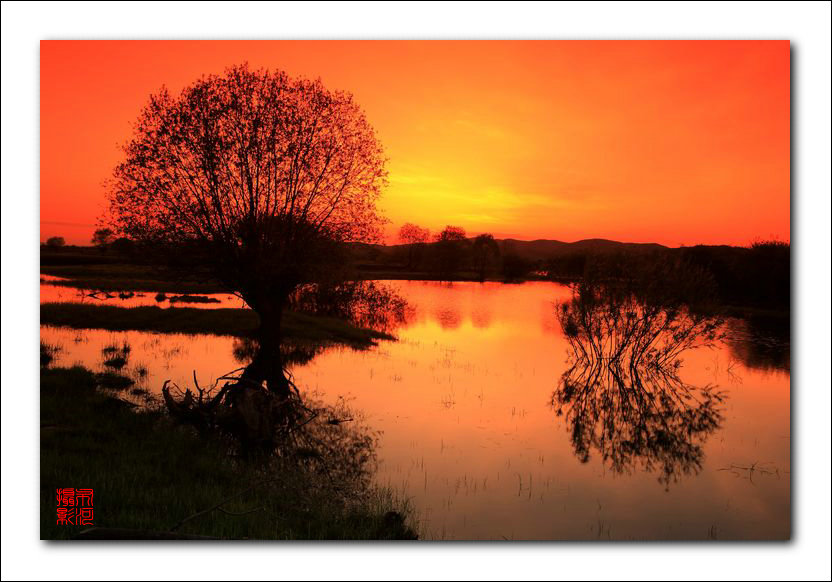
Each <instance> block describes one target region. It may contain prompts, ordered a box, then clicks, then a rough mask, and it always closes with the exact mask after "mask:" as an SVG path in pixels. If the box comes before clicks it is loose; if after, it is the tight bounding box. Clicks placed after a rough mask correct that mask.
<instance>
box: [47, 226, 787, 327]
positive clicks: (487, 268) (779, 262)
mask: <svg viewBox="0 0 832 582" xmlns="http://www.w3.org/2000/svg"><path fill="white" fill-rule="evenodd" d="M92 243H93V245H94V247H96V249H91V248H89V247H67V246H66V245H65V244H64V241H63V239H61V238H60V237H52V238H51V239H49V240H48V241H47V242H46V244H44V245H42V247H41V248H42V250H43V251H44V252H43V253H42V258H41V262H42V264H51V265H56V264H85V263H86V264H93V263H111V262H112V263H117V262H130V263H138V264H153V263H154V262H158V260H157V258H156V257H155V255H156V253H155V252H153V251H152V250H148V249H145V248H140V247H139V246H138V245H136V244H135V243H133V242H132V241H130V240H128V239H126V238H123V237H122V238H117V237H116V236H115V235H114V234H113V233H112V231H109V230H108V229H99V230H98V231H96V233H95V236H94V237H93V239H92ZM399 243H400V244H396V245H380V244H375V245H374V244H365V243H351V244H348V245H346V248H345V249H343V251H344V252H343V255H344V260H345V261H346V262H347V263H348V264H349V268H350V270H351V271H352V272H353V276H354V277H355V278H359V279H371V278H372V279H427V280H438V281H502V282H508V283H515V282H521V281H526V280H550V281H557V282H561V283H576V282H580V281H584V280H586V279H588V278H589V279H593V280H604V279H607V280H613V279H621V278H628V277H630V278H632V277H634V276H636V275H635V274H636V273H640V272H645V269H644V268H643V266H644V265H653V266H654V265H656V264H667V265H672V268H671V269H668V270H667V271H666V272H667V273H695V274H696V280H697V281H698V285H699V286H700V287H701V290H702V291H704V292H705V293H703V295H706V296H709V297H712V301H713V303H714V304H716V305H719V306H722V307H737V308H752V309H759V310H768V311H775V312H784V313H787V312H788V311H789V306H790V298H791V289H790V286H791V248H790V244H789V243H787V242H783V241H779V240H759V241H755V242H754V243H752V244H751V245H749V246H747V247H735V246H726V245H718V246H712V245H696V246H690V247H679V248H669V247H664V246H662V245H659V244H637V243H620V242H615V241H610V240H603V239H591V240H584V241H578V242H574V243H565V242H560V241H556V240H537V241H520V240H513V239H502V240H500V239H495V238H494V237H493V236H492V235H490V234H481V235H478V236H476V237H468V236H467V235H466V233H465V230H464V229H463V228H461V227H458V226H447V227H445V228H444V229H443V230H442V231H441V232H439V233H438V234H436V235H433V236H431V234H430V232H429V231H428V230H427V229H424V228H421V227H418V226H416V225H413V224H409V223H408V224H405V225H403V226H402V228H401V229H400V231H399ZM164 252H165V254H166V255H167V256H168V261H167V262H168V263H169V257H170V256H171V249H165V251H164ZM201 253H202V251H201V250H199V249H196V248H188V249H186V248H180V249H177V250H175V251H174V252H173V253H172V254H173V255H176V256H178V257H179V258H180V261H179V262H180V263H181V264H180V268H182V267H184V268H186V269H188V268H190V269H192V270H193V271H194V274H196V273H197V272H199V271H201V266H200V265H201V263H202V261H201V260H200V259H199V255H200V254H201ZM675 278H676V277H674V276H673V275H668V276H667V278H666V280H664V281H662V282H661V283H662V284H664V285H666V286H667V287H668V288H669V289H672V288H673V287H674V286H681V285H682V283H681V281H676V280H673V279H675ZM686 278H687V277H686Z"/></svg>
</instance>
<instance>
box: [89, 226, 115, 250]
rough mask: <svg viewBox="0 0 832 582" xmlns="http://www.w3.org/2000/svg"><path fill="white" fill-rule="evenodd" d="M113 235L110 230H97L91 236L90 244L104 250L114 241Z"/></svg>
mask: <svg viewBox="0 0 832 582" xmlns="http://www.w3.org/2000/svg"><path fill="white" fill-rule="evenodd" d="M115 238H116V237H115V233H114V232H113V229H111V228H99V229H98V230H96V231H95V232H94V233H93V235H92V244H94V245H95V246H97V247H99V248H100V249H102V250H104V249H106V247H107V245H109V244H110V243H112V242H113V241H114V240H115Z"/></svg>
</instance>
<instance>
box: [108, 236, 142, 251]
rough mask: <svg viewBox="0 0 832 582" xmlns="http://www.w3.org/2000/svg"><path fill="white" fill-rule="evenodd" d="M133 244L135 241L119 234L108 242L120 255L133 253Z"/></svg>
mask: <svg viewBox="0 0 832 582" xmlns="http://www.w3.org/2000/svg"><path fill="white" fill-rule="evenodd" d="M135 246H136V245H135V243H134V242H133V241H132V240H130V239H129V238H127V237H126V236H120V237H118V238H117V239H115V240H114V241H113V242H111V243H110V248H111V249H113V251H115V252H116V253H118V254H120V255H131V254H133V252H134V251H135Z"/></svg>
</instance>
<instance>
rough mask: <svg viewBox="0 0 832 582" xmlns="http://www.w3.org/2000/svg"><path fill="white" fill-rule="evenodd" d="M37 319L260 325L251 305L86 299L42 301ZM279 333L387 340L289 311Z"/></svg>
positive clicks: (126, 325) (192, 328) (225, 329)
mask: <svg viewBox="0 0 832 582" xmlns="http://www.w3.org/2000/svg"><path fill="white" fill-rule="evenodd" d="M40 321H41V324H43V325H57V326H65V327H72V328H76V329H107V330H113V331H124V330H137V331H157V332H165V333H207V334H215V335H235V336H250V335H252V334H253V333H254V332H255V331H256V330H257V327H258V326H259V324H260V321H259V318H258V316H257V314H256V313H255V312H254V311H251V310H250V309H227V308H226V309H197V308H194V307H170V308H165V309H163V308H161V307H157V306H155V305H151V306H143V307H116V306H113V305H97V304H87V303H43V304H41V306H40ZM283 334H284V337H285V338H286V339H287V340H297V341H312V342H317V343H342V344H347V345H350V346H353V347H359V348H360V347H368V346H370V345H373V344H374V343H375V341H377V340H379V339H392V336H390V335H388V334H385V333H382V332H379V331H374V330H371V329H366V328H360V327H356V326H354V325H352V324H350V323H348V322H346V321H343V320H340V319H334V318H330V317H321V316H315V315H308V314H305V313H295V312H290V311H287V312H286V313H285V315H284V318H283Z"/></svg>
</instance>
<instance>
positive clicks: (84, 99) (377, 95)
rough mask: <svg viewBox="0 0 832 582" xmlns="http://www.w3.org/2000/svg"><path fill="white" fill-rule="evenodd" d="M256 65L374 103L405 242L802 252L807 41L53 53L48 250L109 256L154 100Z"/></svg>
mask: <svg viewBox="0 0 832 582" xmlns="http://www.w3.org/2000/svg"><path fill="white" fill-rule="evenodd" d="M246 61H247V62H248V63H249V64H250V65H251V66H252V67H255V68H257V67H266V68H270V69H283V70H285V71H287V72H288V73H289V74H290V75H295V76H306V77H313V78H314V77H320V78H321V79H322V80H323V82H324V84H325V85H326V86H327V87H329V88H331V89H344V90H347V91H350V92H352V93H353V94H354V95H355V98H356V100H357V101H358V103H359V104H360V105H361V106H362V107H363V108H364V111H365V112H366V115H367V118H368V119H369V121H370V123H371V124H372V125H373V126H374V127H375V129H376V131H377V132H378V135H379V137H380V140H381V142H382V143H383V144H384V147H385V150H386V154H387V156H388V158H389V162H388V169H389V186H388V187H387V189H386V191H385V192H384V195H383V198H382V201H381V207H382V211H383V213H384V214H385V215H386V217H387V218H388V219H389V220H390V225H389V229H388V233H389V235H390V236H389V240H390V241H392V240H393V238H394V237H393V233H394V232H395V230H396V229H397V228H398V226H399V225H401V223H403V222H406V221H407V222H414V223H417V224H420V225H422V226H425V227H428V228H430V229H431V230H432V231H437V230H439V229H441V228H442V227H443V226H444V225H446V224H455V225H459V226H462V227H463V228H465V229H466V230H467V231H468V233H469V234H477V233H481V232H490V233H493V234H494V235H495V236H496V237H498V238H504V237H514V238H520V239H536V238H549V239H558V240H564V241H573V240H579V239H583V238H596V237H598V238H609V239H615V240H622V241H635V242H647V241H650V242H659V243H662V244H666V245H670V246H678V245H682V244H684V245H691V244H697V243H706V244H736V245H744V244H748V243H749V242H751V241H752V240H753V239H755V238H770V237H776V238H780V239H783V240H789V239H790V87H789V66H790V53H789V42H788V41H666V42H655V41H608V42H600V41H591V42H589V41H587V42H584V41H540V42H529V41H466V42H452V41H441V42H424V41H361V42H351V41H349V42H348V41H327V42H320V41H314V42H309V41H279V42H275V41H263V42H260V41H233V42H231V41H164V42H160V41H152V42H148V41H77V42H66V41H44V42H42V43H41V86H40V95H41V102H40V103H41V119H40V132H41V133H40V135H41V143H40V146H41V148H40V151H41V158H40V176H41V182H40V192H41V199H40V204H41V221H42V222H41V235H40V238H41V240H44V239H45V238H47V237H49V236H53V235H60V236H64V237H65V238H66V240H67V242H68V243H75V244H89V240H90V237H91V235H92V232H93V230H94V228H95V223H96V220H97V219H98V218H99V217H100V216H101V215H102V212H103V210H104V185H103V183H104V181H105V180H106V179H107V178H108V177H109V176H110V175H111V172H112V168H113V167H114V166H115V164H116V163H117V162H118V160H119V159H120V156H121V154H120V151H119V148H118V146H119V144H121V143H123V142H124V141H125V140H126V139H127V138H128V137H129V136H130V133H131V124H132V123H133V122H134V121H135V119H136V117H137V115H138V113H139V110H140V108H141V107H142V106H143V105H144V104H145V103H146V101H147V99H148V96H149V95H150V94H151V93H152V92H156V91H158V90H159V89H160V88H161V87H162V86H163V85H165V86H167V87H168V88H169V89H171V90H172V91H173V92H178V91H179V90H180V89H181V88H182V87H183V86H185V85H186V84H188V83H190V82H191V81H192V80H194V79H196V78H198V77H200V76H201V75H203V74H210V73H221V72H222V71H223V69H224V68H225V67H227V66H230V65H234V64H239V63H242V62H246Z"/></svg>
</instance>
